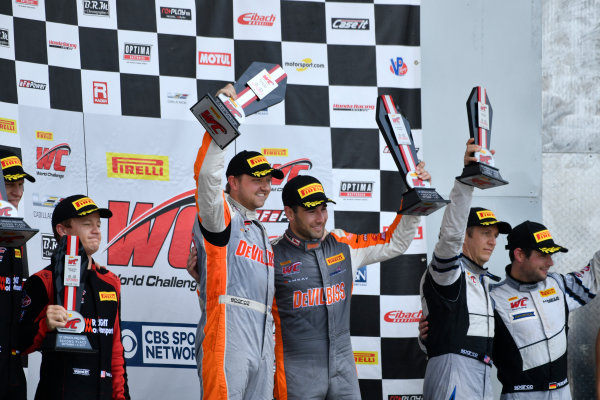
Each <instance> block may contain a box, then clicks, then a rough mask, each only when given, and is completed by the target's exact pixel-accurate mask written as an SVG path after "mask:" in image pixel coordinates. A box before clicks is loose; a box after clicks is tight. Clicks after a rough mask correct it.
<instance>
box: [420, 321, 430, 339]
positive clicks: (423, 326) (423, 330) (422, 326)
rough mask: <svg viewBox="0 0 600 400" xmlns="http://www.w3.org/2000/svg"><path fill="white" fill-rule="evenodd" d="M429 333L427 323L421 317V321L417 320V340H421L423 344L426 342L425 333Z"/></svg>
mask: <svg viewBox="0 0 600 400" xmlns="http://www.w3.org/2000/svg"><path fill="white" fill-rule="evenodd" d="M428 331H429V322H428V321H427V318H425V316H423V315H421V319H420V320H419V339H421V342H422V343H425V340H427V332H428Z"/></svg>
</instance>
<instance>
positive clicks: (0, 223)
mask: <svg viewBox="0 0 600 400" xmlns="http://www.w3.org/2000/svg"><path fill="white" fill-rule="evenodd" d="M14 158H16V157H14ZM38 232H39V230H37V229H33V228H31V227H30V226H29V225H27V223H26V222H25V221H24V220H23V218H21V217H19V214H18V211H17V208H16V207H15V206H13V205H12V204H11V203H9V202H8V195H7V194H6V186H5V184H4V173H3V172H2V168H0V247H21V246H24V245H25V243H26V242H27V241H28V240H29V239H31V238H32V237H33V236H34V235H35V234H36V233H38Z"/></svg>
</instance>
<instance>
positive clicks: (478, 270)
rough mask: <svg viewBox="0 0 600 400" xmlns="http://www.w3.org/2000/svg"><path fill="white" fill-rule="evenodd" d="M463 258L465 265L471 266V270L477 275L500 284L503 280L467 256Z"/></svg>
mask: <svg viewBox="0 0 600 400" xmlns="http://www.w3.org/2000/svg"><path fill="white" fill-rule="evenodd" d="M462 257H463V259H464V260H465V263H466V264H467V265H468V266H469V268H470V269H471V270H472V271H474V272H475V273H477V274H481V275H485V276H487V277H488V278H490V279H491V280H493V281H495V282H500V281H501V280H502V279H501V278H500V277H499V276H496V275H494V274H492V273H491V272H490V271H488V270H487V268H484V267H482V266H481V265H479V264H477V263H476V262H475V261H473V260H471V259H470V258H469V257H467V256H466V255H464V254H462Z"/></svg>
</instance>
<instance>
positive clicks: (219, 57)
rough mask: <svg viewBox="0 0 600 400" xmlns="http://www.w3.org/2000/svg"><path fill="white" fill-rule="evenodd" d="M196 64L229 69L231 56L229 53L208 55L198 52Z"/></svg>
mask: <svg viewBox="0 0 600 400" xmlns="http://www.w3.org/2000/svg"><path fill="white" fill-rule="evenodd" d="M198 64H200V65H219V66H222V67H231V54H229V53H208V52H205V51H199V52H198Z"/></svg>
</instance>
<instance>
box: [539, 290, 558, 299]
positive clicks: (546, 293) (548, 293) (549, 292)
mask: <svg viewBox="0 0 600 400" xmlns="http://www.w3.org/2000/svg"><path fill="white" fill-rule="evenodd" d="M555 294H556V289H554V288H550V289H546V290H540V296H542V297H548V296H552V295H555Z"/></svg>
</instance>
